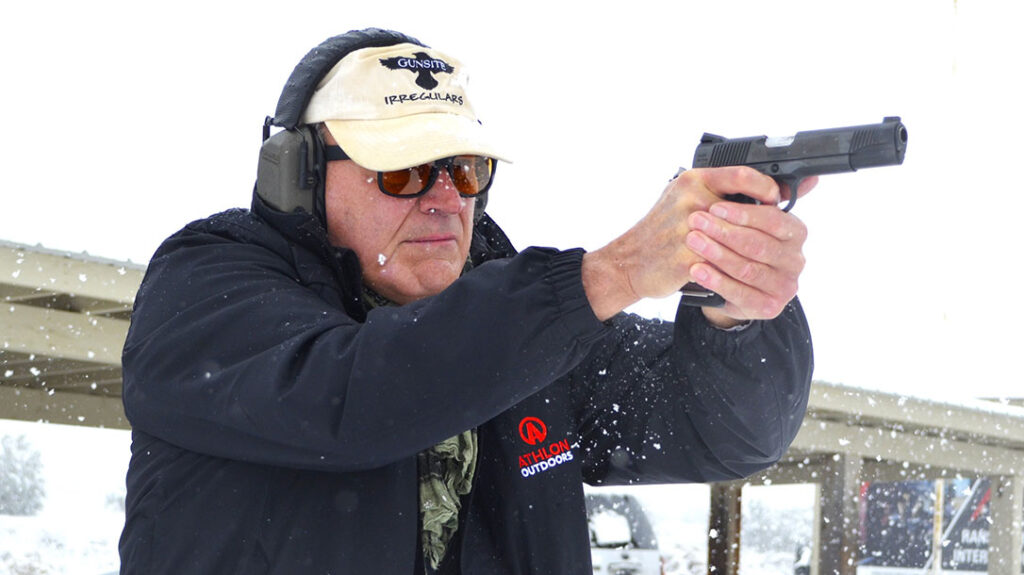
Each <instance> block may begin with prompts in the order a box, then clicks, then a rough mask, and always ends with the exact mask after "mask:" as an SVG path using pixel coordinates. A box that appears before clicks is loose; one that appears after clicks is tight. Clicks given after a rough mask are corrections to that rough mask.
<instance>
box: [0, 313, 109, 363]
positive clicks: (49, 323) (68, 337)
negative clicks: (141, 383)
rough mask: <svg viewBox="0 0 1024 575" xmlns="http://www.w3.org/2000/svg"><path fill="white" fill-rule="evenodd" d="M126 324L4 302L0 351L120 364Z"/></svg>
mask: <svg viewBox="0 0 1024 575" xmlns="http://www.w3.org/2000/svg"><path fill="white" fill-rule="evenodd" d="M127 334H128V322H127V321H125V320H119V319H109V318H105V317H92V316H88V315H83V314H80V313H72V312H66V311H58V310H52V309H44V308H38V307H33V306H28V305H22V304H15V303H6V304H3V306H2V307H0V349H2V350H10V351H14V352H18V353H25V354H35V355H37V356H50V357H59V358H67V359H74V360H79V361H88V362H94V363H102V364H107V365H116V366H118V367H120V365H121V348H123V347H124V340H125V337H126V336H127Z"/></svg>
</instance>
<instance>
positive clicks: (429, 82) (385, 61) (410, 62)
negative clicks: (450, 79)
mask: <svg viewBox="0 0 1024 575" xmlns="http://www.w3.org/2000/svg"><path fill="white" fill-rule="evenodd" d="M413 56H415V57H414V58H409V57H407V56H395V57H394V58H381V59H380V63H381V65H382V66H384V67H385V68H387V69H389V70H408V71H410V72H414V73H415V74H416V85H417V86H419V87H420V88H423V89H424V90H433V89H434V88H436V87H437V84H438V82H437V79H435V78H434V74H451V73H452V72H454V71H455V68H454V67H453V66H452V65H451V64H449V63H448V62H445V61H444V60H439V59H437V58H431V57H430V54H427V53H426V52H416V53H415V54H413Z"/></svg>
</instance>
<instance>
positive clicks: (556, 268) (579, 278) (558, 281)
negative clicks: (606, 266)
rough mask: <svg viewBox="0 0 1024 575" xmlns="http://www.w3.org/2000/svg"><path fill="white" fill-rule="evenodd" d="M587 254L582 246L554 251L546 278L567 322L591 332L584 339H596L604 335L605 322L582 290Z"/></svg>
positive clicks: (560, 311)
mask: <svg viewBox="0 0 1024 575" xmlns="http://www.w3.org/2000/svg"><path fill="white" fill-rule="evenodd" d="M584 253H586V252H585V250H583V249H582V248H575V249H571V250H565V251H559V252H555V253H553V254H552V255H551V259H550V260H549V262H548V271H547V273H546V274H545V280H546V281H547V282H548V283H549V284H550V285H551V287H552V288H553V291H554V294H555V298H556V300H557V305H558V311H559V314H560V315H561V316H563V317H564V318H565V321H566V323H567V325H568V326H573V327H576V328H577V329H582V330H585V331H587V332H590V333H589V334H588V335H586V336H584V338H583V339H585V340H590V339H595V340H596V339H598V338H600V337H601V336H602V335H603V333H604V327H605V324H604V323H602V322H601V321H600V320H599V319H597V316H596V315H594V310H593V308H591V307H590V300H588V299H587V294H586V292H585V291H584V289H583V271H582V269H583V254H584Z"/></svg>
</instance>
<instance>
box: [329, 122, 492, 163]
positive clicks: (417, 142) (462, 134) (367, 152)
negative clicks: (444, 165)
mask: <svg viewBox="0 0 1024 575" xmlns="http://www.w3.org/2000/svg"><path fill="white" fill-rule="evenodd" d="M324 124H325V125H326V126H327V129H328V130H329V131H330V132H331V135H332V136H334V139H335V140H336V141H337V142H338V145H339V146H341V149H342V150H345V153H346V154H348V156H349V157H350V158H352V160H353V161H354V162H355V163H357V164H359V165H360V166H363V167H364V168H367V169H370V170H374V171H380V172H385V171H389V170H401V169H405V168H411V167H413V166H418V165H420V164H425V163H427V162H432V161H434V160H439V159H441V158H447V157H450V156H459V155H464V154H465V155H478V156H487V157H490V158H495V159H498V160H502V161H505V162H508V161H509V160H508V159H507V158H505V157H504V156H503V155H502V154H501V153H500V152H499V151H498V150H497V149H496V147H495V146H494V145H493V144H492V142H493V140H492V138H491V136H490V134H489V133H488V132H487V131H486V130H485V129H484V127H483V125H481V124H479V123H477V122H476V121H474V120H471V119H469V118H467V117H465V116H460V115H457V114H444V113H426V114H414V115H410V116H403V117H401V118H389V119H383V120H325V121H324Z"/></svg>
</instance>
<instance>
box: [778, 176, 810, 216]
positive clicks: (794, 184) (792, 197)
mask: <svg viewBox="0 0 1024 575" xmlns="http://www.w3.org/2000/svg"><path fill="white" fill-rule="evenodd" d="M803 181H804V179H803V178H793V179H786V180H779V183H780V184H783V183H784V184H786V185H787V186H789V201H788V202H787V203H786V205H784V206H782V211H784V212H788V211H789V210H792V209H793V206H795V205H796V198H797V190H799V189H800V184H801V183H802V182H803ZM779 191H780V192H781V190H779Z"/></svg>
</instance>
